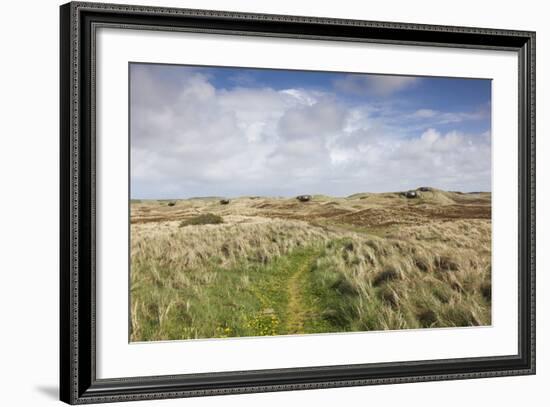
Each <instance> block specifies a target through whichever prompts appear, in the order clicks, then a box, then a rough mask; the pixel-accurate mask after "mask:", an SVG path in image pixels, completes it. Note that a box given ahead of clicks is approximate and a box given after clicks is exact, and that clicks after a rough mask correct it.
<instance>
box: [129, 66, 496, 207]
mask: <svg viewBox="0 0 550 407" xmlns="http://www.w3.org/2000/svg"><path fill="white" fill-rule="evenodd" d="M138 72H139V76H136V77H134V76H132V78H133V79H134V80H133V81H132V116H131V173H132V195H133V197H135V198H140V197H142V198H167V197H190V196H206V195H216V196H236V195H285V196H292V195H297V194H301V193H325V194H331V195H349V194H352V193H355V192H361V191H388V190H390V191H391V190H394V191H395V190H402V189H406V188H412V187H416V186H419V185H432V186H435V187H440V188H445V189H457V190H474V189H475V190H488V189H490V169H491V163H490V157H491V155H490V134H489V133H484V134H482V135H468V134H463V133H460V132H456V131H455V132H448V133H445V134H442V133H440V132H438V131H437V130H435V129H428V130H425V131H420V132H418V134H415V135H413V136H412V137H411V136H409V135H407V137H406V138H405V137H404V135H403V134H402V133H400V131H399V128H396V127H395V126H393V125H391V126H390V125H388V123H386V121H385V120H386V119H385V118H380V117H376V116H374V117H373V116H372V115H371V111H372V109H371V107H370V106H348V105H345V104H344V103H343V102H340V101H338V100H337V99H335V98H334V97H331V96H330V95H327V94H323V93H322V92H311V91H307V90H304V89H287V90H282V91H277V90H274V89H271V88H267V87H266V88H235V89H231V90H219V89H216V88H215V87H214V86H213V85H212V84H211V83H210V82H209V79H208V77H206V76H204V75H201V74H200V73H190V74H189V75H186V76H185V77H184V78H182V79H181V80H179V81H178V82H177V83H175V82H174V81H172V82H170V83H163V82H162V81H159V80H157V79H156V78H154V77H152V76H151V73H150V72H147V71H138ZM136 78H138V79H139V80H137V79H136ZM386 86H387V87H388V88H389V87H390V86H389V85H387V84H386ZM392 86H393V89H394V90H395V89H396V88H397V87H398V85H396V84H393V85H392ZM399 86H412V85H410V84H409V85H405V84H403V83H401V84H400V85H399ZM437 114H440V112H438V113H437Z"/></svg>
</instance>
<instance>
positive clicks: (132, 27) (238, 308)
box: [60, 2, 535, 404]
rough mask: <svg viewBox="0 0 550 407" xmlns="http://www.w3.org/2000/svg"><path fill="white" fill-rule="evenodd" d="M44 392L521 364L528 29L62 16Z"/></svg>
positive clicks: (214, 14) (434, 375) (206, 387)
mask: <svg viewBox="0 0 550 407" xmlns="http://www.w3.org/2000/svg"><path fill="white" fill-rule="evenodd" d="M60 21H61V42H60V50H61V52H60V54H61V64H60V66H61V89H60V92H61V137H60V143H61V174H60V177H61V181H60V182H61V208H60V209H61V226H60V227H61V275H60V292H61V300H60V303H61V309H60V321H61V322H60V329H61V332H60V337H61V344H60V347H61V362H60V366H61V378H60V382H61V384H60V387H61V391H60V394H61V400H63V401H65V402H67V403H70V404H80V403H101V402H112V401H126V400H142V399H161V398H176V397H191V396H205V395H219V394H230V393H246V392H267V391H280V390H296V389H315V388H327V387H339V386H358V385H371V384H390V383H391V384H393V383H404V382H416V381H430V380H452V379H469V378H476V377H493V376H505V375H506V376H511V375H526V374H534V373H535V33H534V32H524V31H522V32H518V31H512V30H495V29H484V28H470V27H449V26H429V25H416V24H404V23H392V22H374V21H357V20H341V19H330V18H315V17H297V16H281V15H261V14H246V13H233V12H223V11H208V10H190V9H169V8H156V7H143V6H129V5H114V4H95V3H79V2H76V3H75V2H73V3H68V4H66V5H63V6H61V9H60Z"/></svg>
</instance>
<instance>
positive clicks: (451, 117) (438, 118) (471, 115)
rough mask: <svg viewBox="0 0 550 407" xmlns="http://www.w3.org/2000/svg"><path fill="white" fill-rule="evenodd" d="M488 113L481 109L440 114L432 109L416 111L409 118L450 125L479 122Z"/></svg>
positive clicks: (488, 113) (486, 110) (483, 108)
mask: <svg viewBox="0 0 550 407" xmlns="http://www.w3.org/2000/svg"><path fill="white" fill-rule="evenodd" d="M489 115H490V112H489V110H488V109H487V108H485V107H482V108H480V109H478V110H476V111H473V112H440V111H438V110H432V109H418V110H416V111H415V112H414V113H413V114H412V115H410V117H411V118H412V119H420V120H425V119H430V121H431V123H433V124H452V123H460V122H464V121H470V120H481V119H485V118H487V117H489Z"/></svg>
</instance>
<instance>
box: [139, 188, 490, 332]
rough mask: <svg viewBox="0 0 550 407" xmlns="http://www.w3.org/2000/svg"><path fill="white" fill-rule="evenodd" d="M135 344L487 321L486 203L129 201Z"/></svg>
mask: <svg viewBox="0 0 550 407" xmlns="http://www.w3.org/2000/svg"><path fill="white" fill-rule="evenodd" d="M131 259H132V260H131V321H132V324H131V325H132V326H131V328H132V333H131V340H132V341H150V340H166V339H189V338H213V337H230V336H258V335H281V334H304V333H315V332H344V331H363V330H386V329H406V328H421V327H452V326H473V325H487V324H490V323H491V313H490V310H491V195H490V194H489V193H475V194H463V193H457V192H446V191H439V190H431V191H424V192H419V197H418V198H413V199H407V198H405V197H404V196H402V195H400V194H399V193H384V194H368V193H361V194H355V195H352V196H349V197H347V198H334V197H328V196H313V198H312V200H311V201H310V202H299V201H297V200H296V199H287V198H264V197H241V198H238V199H232V200H231V201H230V202H229V204H225V205H222V204H220V201H219V198H200V199H187V200H176V201H147V200H141V201H135V202H132V205H131Z"/></svg>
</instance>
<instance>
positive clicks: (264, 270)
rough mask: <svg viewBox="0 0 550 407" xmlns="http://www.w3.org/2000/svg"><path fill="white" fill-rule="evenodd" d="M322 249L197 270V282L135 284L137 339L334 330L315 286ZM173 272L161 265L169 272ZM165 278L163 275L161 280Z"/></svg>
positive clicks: (312, 248) (133, 290)
mask: <svg viewBox="0 0 550 407" xmlns="http://www.w3.org/2000/svg"><path fill="white" fill-rule="evenodd" d="M320 252H321V251H320V249H319V248H314V247H310V248H301V249H297V250H294V251H293V252H291V253H290V254H288V255H286V256H282V257H279V258H276V259H275V260H273V261H271V262H268V263H267V264H264V263H262V262H258V261H247V262H244V263H243V264H242V265H240V266H239V267H234V268H232V269H229V270H228V269H222V268H220V267H219V266H218V265H217V264H216V263H215V261H213V263H212V264H211V267H210V270H204V269H203V270H200V271H196V272H195V273H194V274H192V275H191V278H193V279H194V280H195V281H196V285H195V286H194V287H184V286H174V285H162V284H157V285H155V286H150V285H147V286H140V285H136V286H134V287H132V296H133V297H134V298H133V299H132V303H133V304H136V305H135V307H138V306H140V302H141V301H143V302H144V303H147V304H148V305H147V307H144V306H141V308H140V309H142V310H146V311H147V312H143V311H142V312H141V315H140V316H139V318H133V329H134V331H133V333H132V340H134V341H149V340H167V339H168V340H175V339H191V338H219V337H233V336H236V337H241V336H264V335H285V334H304V333H318V332H331V331H335V330H338V329H337V328H336V327H332V326H331V324H330V323H329V322H327V320H325V319H324V318H323V310H322V309H320V307H319V303H320V301H319V299H317V298H316V295H315V290H314V289H313V286H312V284H313V283H312V280H313V277H312V269H313V268H314V265H315V262H316V259H317V258H318V256H319V255H320ZM171 272H173V271H170V270H159V273H162V274H164V275H168V274H170V273H171ZM160 281H162V278H161V279H160Z"/></svg>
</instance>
